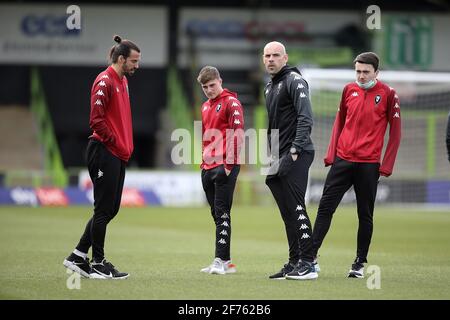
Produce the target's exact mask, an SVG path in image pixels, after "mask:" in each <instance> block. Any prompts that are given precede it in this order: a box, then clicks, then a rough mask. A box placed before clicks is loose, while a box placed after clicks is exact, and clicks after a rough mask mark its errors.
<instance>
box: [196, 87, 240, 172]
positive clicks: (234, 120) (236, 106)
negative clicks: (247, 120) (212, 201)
mask: <svg viewBox="0 0 450 320" xmlns="http://www.w3.org/2000/svg"><path fill="white" fill-rule="evenodd" d="M227 129H228V131H229V132H228V135H227ZM230 129H231V130H230ZM202 137H203V139H202V164H201V166H200V167H201V168H202V169H205V170H208V169H212V168H215V167H217V166H220V165H222V164H224V166H225V168H227V169H228V170H231V169H232V168H233V165H234V164H239V157H238V155H239V152H240V150H241V146H242V142H243V140H244V112H243V109H242V106H241V103H240V101H239V100H238V99H237V95H236V93H234V92H231V91H228V89H224V90H223V91H222V93H221V94H220V95H219V96H217V97H216V98H215V99H208V100H207V101H206V102H205V103H203V105H202Z"/></svg>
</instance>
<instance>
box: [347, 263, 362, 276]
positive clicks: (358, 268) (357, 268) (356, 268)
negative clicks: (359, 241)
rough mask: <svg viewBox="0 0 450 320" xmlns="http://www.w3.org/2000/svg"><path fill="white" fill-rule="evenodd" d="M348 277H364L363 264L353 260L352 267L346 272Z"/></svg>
mask: <svg viewBox="0 0 450 320" xmlns="http://www.w3.org/2000/svg"><path fill="white" fill-rule="evenodd" d="M348 277H349V278H364V264H362V263H360V262H355V263H353V264H352V268H351V269H350V271H349V272H348Z"/></svg>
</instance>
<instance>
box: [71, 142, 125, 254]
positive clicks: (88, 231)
mask: <svg viewBox="0 0 450 320" xmlns="http://www.w3.org/2000/svg"><path fill="white" fill-rule="evenodd" d="M86 158H87V163H88V170H89V176H90V177H91V180H92V183H93V185H94V215H93V216H92V218H91V219H90V220H89V221H88V223H87V224H86V228H85V230H84V233H83V235H82V236H81V239H80V242H79V243H78V245H77V247H76V248H77V250H79V251H81V252H85V253H87V252H88V251H89V248H90V247H91V246H92V258H93V259H94V261H95V262H101V261H102V260H103V258H104V256H105V253H104V245H105V236H106V226H107V224H108V223H109V222H110V221H111V220H112V219H113V218H114V217H115V216H116V214H117V212H119V208H120V201H121V199H122V189H123V183H124V180H125V162H124V161H122V160H120V159H119V158H117V157H116V156H114V155H113V154H111V153H110V152H109V151H108V150H107V149H106V147H105V146H104V145H103V144H102V143H101V142H99V141H97V140H95V139H90V140H89V143H88V146H87V149H86Z"/></svg>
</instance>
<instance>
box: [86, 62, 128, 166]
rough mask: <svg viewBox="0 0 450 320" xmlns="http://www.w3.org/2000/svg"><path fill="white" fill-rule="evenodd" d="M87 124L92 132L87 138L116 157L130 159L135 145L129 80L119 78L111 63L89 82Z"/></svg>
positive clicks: (124, 159)
mask: <svg viewBox="0 0 450 320" xmlns="http://www.w3.org/2000/svg"><path fill="white" fill-rule="evenodd" d="M89 126H90V127H91V129H92V130H93V131H94V132H93V134H92V135H91V136H90V137H93V138H94V139H97V140H98V141H100V142H102V143H103V144H104V145H105V146H106V148H107V149H108V150H109V151H110V152H111V153H112V154H113V155H115V156H116V157H118V158H119V159H121V160H123V161H128V160H129V159H130V157H131V154H132V153H133V148H134V146H133V125H132V120H131V107H130V97H129V95H128V80H127V78H126V77H125V76H124V77H123V78H122V79H120V78H119V75H118V74H117V72H116V71H115V70H114V69H113V68H112V67H111V66H109V67H108V68H107V69H106V70H105V71H103V72H101V73H100V74H99V75H98V76H97V78H96V79H95V81H94V84H93V85H92V89H91V115H90V121H89Z"/></svg>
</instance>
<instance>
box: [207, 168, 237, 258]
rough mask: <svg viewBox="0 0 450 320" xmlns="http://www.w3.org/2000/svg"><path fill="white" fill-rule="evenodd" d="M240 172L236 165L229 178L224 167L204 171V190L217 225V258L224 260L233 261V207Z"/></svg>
mask: <svg viewBox="0 0 450 320" xmlns="http://www.w3.org/2000/svg"><path fill="white" fill-rule="evenodd" d="M239 171H240V166H239V165H234V166H233V169H232V170H231V172H230V174H229V175H228V176H227V175H226V173H225V168H224V166H223V165H220V166H218V167H215V168H212V169H209V170H202V185H203V190H204V191H205V194H206V199H207V200H208V203H209V206H210V207H211V216H212V218H213V220H214V223H215V225H216V242H215V244H216V246H215V248H216V251H215V257H216V258H220V259H222V260H230V259H231V258H230V248H231V206H232V204H233V193H234V187H235V186H236V180H237V177H238V175H239Z"/></svg>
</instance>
